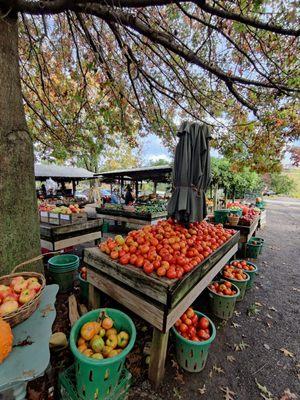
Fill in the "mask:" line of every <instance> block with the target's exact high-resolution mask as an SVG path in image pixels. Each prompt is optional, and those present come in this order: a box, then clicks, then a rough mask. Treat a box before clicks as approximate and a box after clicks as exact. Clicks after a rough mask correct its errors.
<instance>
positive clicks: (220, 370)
mask: <svg viewBox="0 0 300 400" xmlns="http://www.w3.org/2000/svg"><path fill="white" fill-rule="evenodd" d="M213 371H216V372H217V373H218V374H225V372H224V370H223V369H222V368H221V367H218V366H217V365H213Z"/></svg>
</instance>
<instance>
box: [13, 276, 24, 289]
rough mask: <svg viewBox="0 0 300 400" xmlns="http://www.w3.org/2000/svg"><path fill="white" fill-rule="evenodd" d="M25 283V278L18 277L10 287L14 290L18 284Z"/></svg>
mask: <svg viewBox="0 0 300 400" xmlns="http://www.w3.org/2000/svg"><path fill="white" fill-rule="evenodd" d="M24 281H25V279H24V278H23V276H16V277H14V278H13V279H12V280H11V282H10V287H11V288H13V287H14V286H15V285H16V284H17V283H22V282H24Z"/></svg>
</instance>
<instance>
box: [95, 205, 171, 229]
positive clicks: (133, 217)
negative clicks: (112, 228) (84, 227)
mask: <svg viewBox="0 0 300 400" xmlns="http://www.w3.org/2000/svg"><path fill="white" fill-rule="evenodd" d="M96 212H97V216H98V217H99V218H102V219H103V220H110V221H117V222H123V223H128V224H134V225H138V226H144V225H149V224H151V225H152V224H156V223H157V222H158V221H160V220H162V219H166V217H167V211H162V212H157V213H152V214H148V213H147V214H146V213H145V214H142V213H140V214H138V213H134V212H130V211H125V210H112V209H110V210H107V211H106V210H104V209H102V208H100V207H97V208H96Z"/></svg>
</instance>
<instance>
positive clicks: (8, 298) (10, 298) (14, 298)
mask: <svg viewBox="0 0 300 400" xmlns="http://www.w3.org/2000/svg"><path fill="white" fill-rule="evenodd" d="M7 301H19V296H18V295H17V293H9V294H8V295H7V296H6V297H4V299H3V303H6V302H7Z"/></svg>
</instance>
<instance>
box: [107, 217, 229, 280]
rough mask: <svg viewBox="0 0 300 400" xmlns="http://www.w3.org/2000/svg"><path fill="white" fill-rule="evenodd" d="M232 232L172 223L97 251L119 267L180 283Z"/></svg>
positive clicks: (144, 230) (110, 242)
mask: <svg viewBox="0 0 300 400" xmlns="http://www.w3.org/2000/svg"><path fill="white" fill-rule="evenodd" d="M233 233H234V231H232V230H229V229H224V228H223V226H222V225H212V224H209V223H207V222H206V221H202V222H195V223H192V224H190V226H189V228H188V229H187V228H185V227H184V226H182V225H180V224H177V223H175V222H174V221H173V220H172V219H168V220H164V221H159V222H158V223H157V224H156V225H147V226H145V227H143V228H142V229H140V230H136V231H131V232H130V233H129V234H128V236H127V237H126V238H125V239H124V238H123V237H122V236H120V235H118V236H116V237H115V239H114V240H113V239H112V238H110V239H108V240H107V241H106V242H103V243H101V244H100V250H101V251H102V252H104V253H106V254H108V255H109V256H110V257H111V258H112V259H113V260H116V261H118V262H119V263H120V264H122V265H126V264H131V265H133V266H135V267H137V268H142V269H143V270H144V272H145V273H146V274H152V273H156V275H158V276H165V277H167V278H168V279H180V278H181V277H182V276H183V275H184V274H186V273H187V272H189V271H191V270H192V269H193V268H195V267H196V266H197V265H198V264H200V263H201V262H202V261H203V260H204V259H205V258H207V257H208V256H209V255H210V254H211V253H212V252H213V251H215V250H216V249H217V248H218V247H220V246H221V245H222V244H223V243H225V242H226V241H227V240H228V239H229V238H230V237H231V236H232V235H233Z"/></svg>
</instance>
